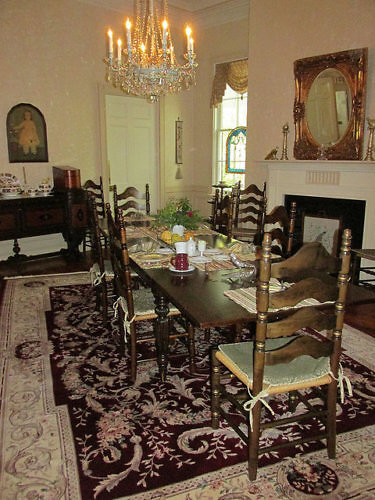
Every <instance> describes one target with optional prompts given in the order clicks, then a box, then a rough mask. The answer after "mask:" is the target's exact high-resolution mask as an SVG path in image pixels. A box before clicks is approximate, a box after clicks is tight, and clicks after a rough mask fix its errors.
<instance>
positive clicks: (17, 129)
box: [7, 103, 48, 163]
mask: <svg viewBox="0 0 375 500" xmlns="http://www.w3.org/2000/svg"><path fill="white" fill-rule="evenodd" d="M7 139H8V155H9V162H10V163H25V162H47V161H48V148H47V129H46V122H45V120H44V116H43V114H42V113H41V112H40V111H39V109H38V108H36V107H35V106H33V105H32V104H26V103H20V104H17V105H16V106H13V108H11V110H10V111H9V112H8V115H7Z"/></svg>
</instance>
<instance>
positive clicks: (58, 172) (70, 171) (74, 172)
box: [53, 167, 81, 191]
mask: <svg viewBox="0 0 375 500" xmlns="http://www.w3.org/2000/svg"><path fill="white" fill-rule="evenodd" d="M53 184H54V187H55V190H56V191H59V190H61V189H77V188H80V187H81V172H80V170H79V168H74V167H53Z"/></svg>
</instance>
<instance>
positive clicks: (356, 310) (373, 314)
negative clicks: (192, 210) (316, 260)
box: [0, 256, 375, 337]
mask: <svg viewBox="0 0 375 500" xmlns="http://www.w3.org/2000/svg"><path fill="white" fill-rule="evenodd" d="M90 267H91V261H90V259H89V258H86V257H82V259H81V260H79V261H78V262H76V261H74V262H67V261H66V260H65V259H64V258H63V257H61V256H50V257H48V256H43V257H40V258H35V259H32V260H21V259H20V260H19V261H17V262H14V261H2V262H0V279H1V282H3V279H2V278H3V277H5V276H33V275H40V274H54V273H68V272H78V271H88V270H89V269H90ZM1 284H2V285H3V283H1ZM374 296H375V291H374ZM345 322H346V323H348V324H349V325H351V326H353V327H354V328H358V329H359V330H362V331H364V332H366V333H368V334H369V335H372V336H373V337H375V303H374V304H366V305H355V306H349V307H347V309H346V312H345Z"/></svg>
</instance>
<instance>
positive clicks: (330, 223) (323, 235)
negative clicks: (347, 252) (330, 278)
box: [302, 214, 342, 257]
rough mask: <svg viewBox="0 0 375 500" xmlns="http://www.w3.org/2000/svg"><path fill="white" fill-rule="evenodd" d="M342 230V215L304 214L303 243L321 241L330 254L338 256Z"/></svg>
mask: <svg viewBox="0 0 375 500" xmlns="http://www.w3.org/2000/svg"><path fill="white" fill-rule="evenodd" d="M341 232H342V218H341V217H319V216H316V215H309V214H303V215H302V235H303V243H311V242H312V241H319V242H320V243H321V244H322V245H323V246H324V248H325V249H326V250H327V252H328V253H329V254H330V255H333V256H334V257H336V256H337V255H338V252H339V245H340V239H341Z"/></svg>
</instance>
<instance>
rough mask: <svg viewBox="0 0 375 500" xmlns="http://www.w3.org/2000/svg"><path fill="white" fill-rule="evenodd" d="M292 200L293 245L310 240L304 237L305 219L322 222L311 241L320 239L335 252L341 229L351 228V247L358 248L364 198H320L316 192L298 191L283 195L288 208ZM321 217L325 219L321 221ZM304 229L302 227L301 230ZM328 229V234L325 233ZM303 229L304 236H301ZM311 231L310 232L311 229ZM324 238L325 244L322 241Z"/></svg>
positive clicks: (364, 204) (360, 240)
mask: <svg viewBox="0 0 375 500" xmlns="http://www.w3.org/2000/svg"><path fill="white" fill-rule="evenodd" d="M293 201H295V202H296V204H297V215H296V225H295V232H294V237H295V242H296V246H297V247H299V246H301V245H302V243H303V241H304V239H305V241H311V239H309V238H308V237H306V228H307V224H306V222H305V221H308V222H310V223H311V222H312V223H313V222H314V221H315V222H316V227H317V228H319V224H320V225H321V226H322V231H319V230H318V231H317V232H316V238H315V237H313V238H312V241H314V240H315V239H318V238H319V237H320V238H322V234H321V233H325V234H324V239H321V241H322V243H323V244H324V246H325V247H326V248H327V250H328V251H329V253H332V254H334V255H337V254H338V251H339V241H340V240H341V236H342V231H343V230H344V229H351V231H352V248H362V241H363V228H364V220H365V211H366V201H365V200H347V199H341V198H323V197H317V196H300V195H291V194H286V195H285V206H286V207H287V209H288V212H289V211H290V206H291V203H292V202H293ZM324 221H327V223H326V224H324ZM304 230H305V231H304ZM329 231H331V232H332V234H329ZM304 233H305V238H304ZM312 234H314V233H312ZM325 242H327V244H325Z"/></svg>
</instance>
